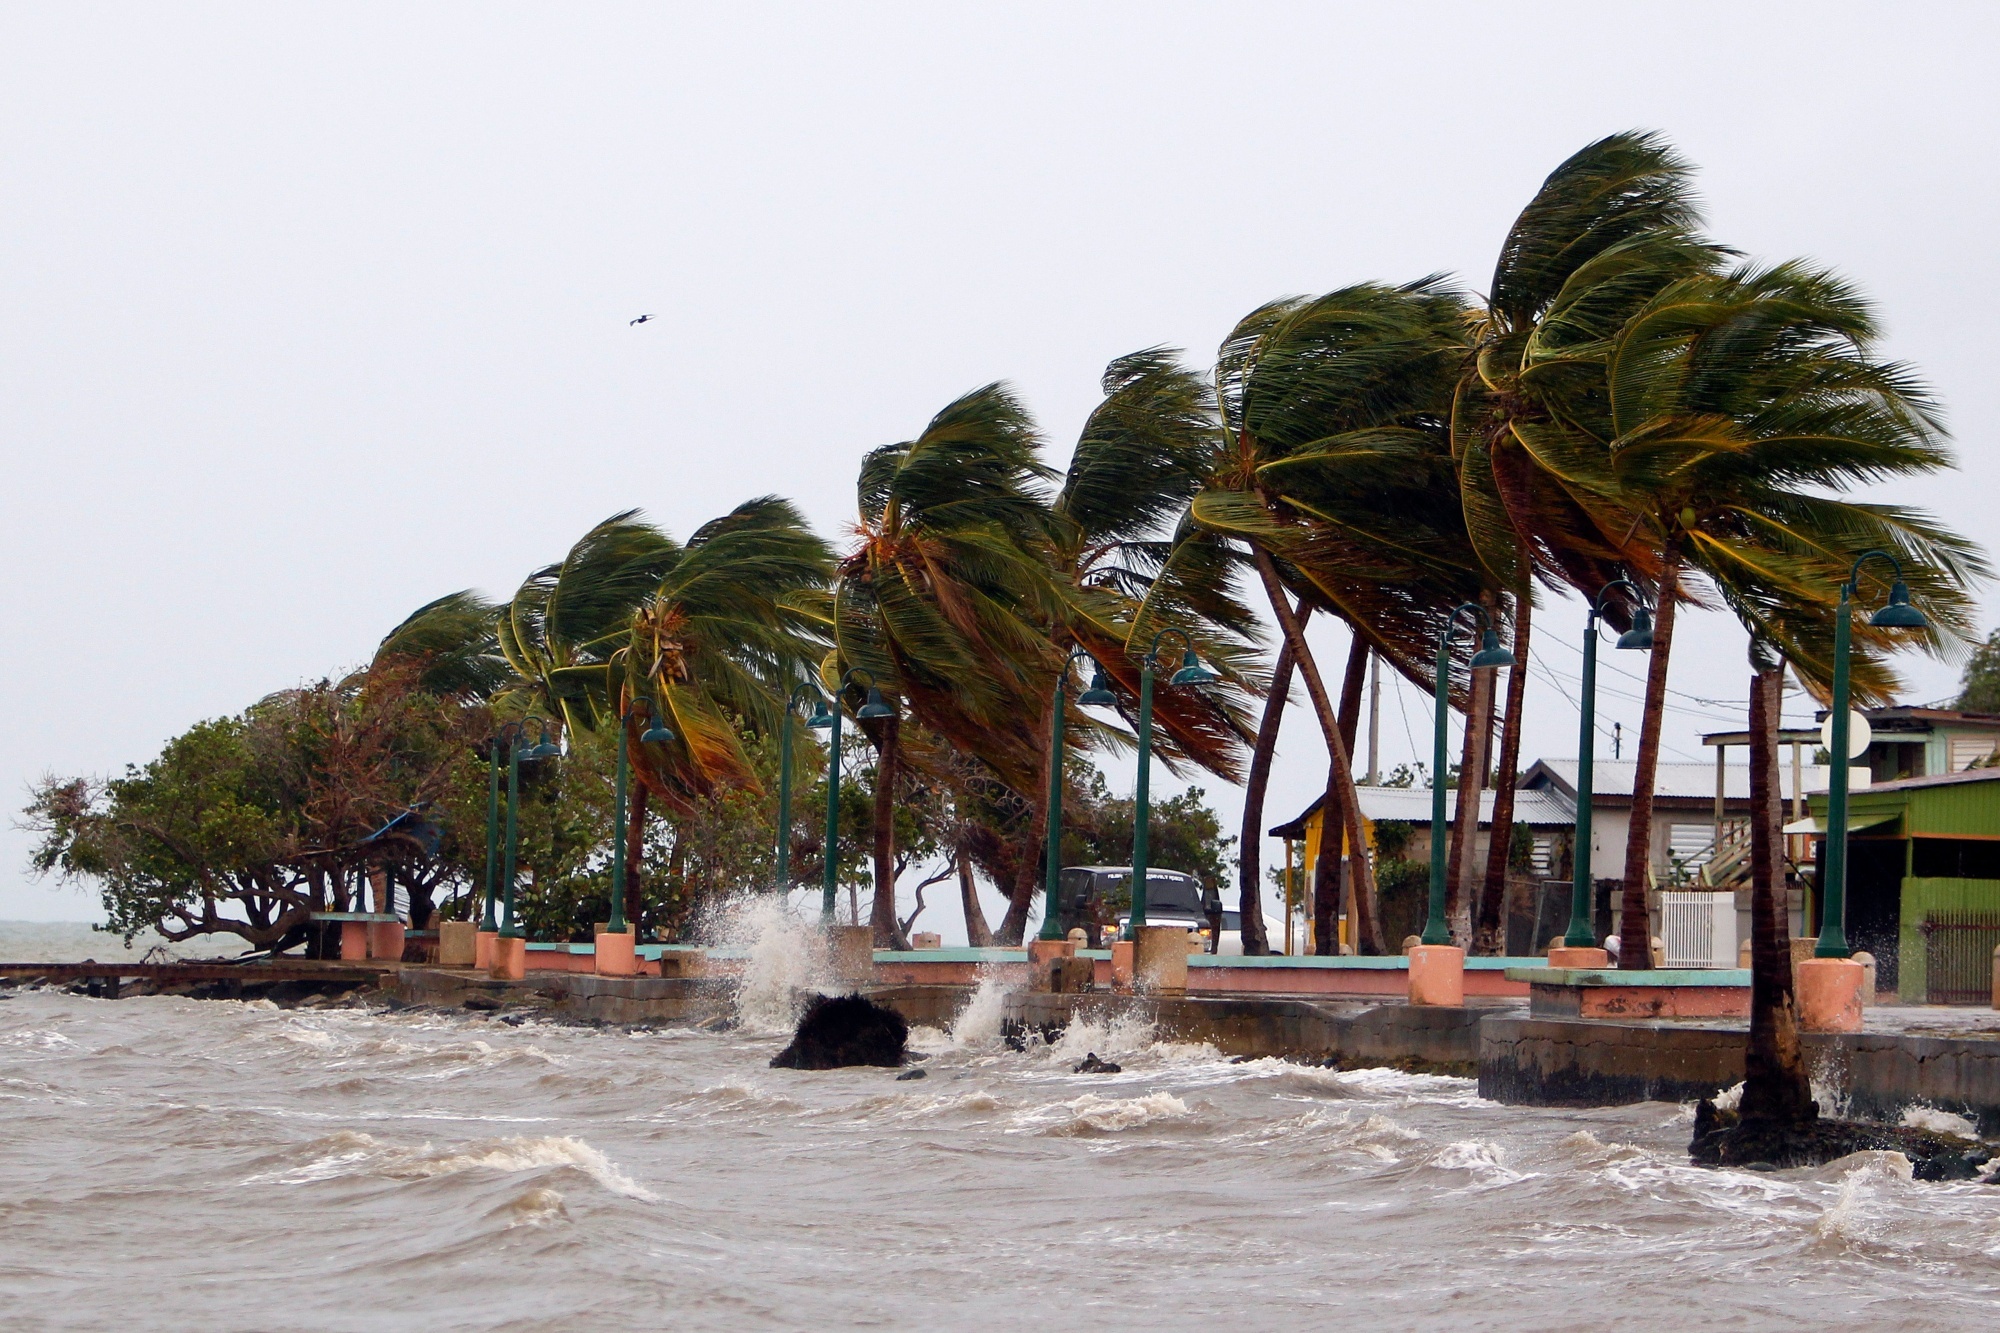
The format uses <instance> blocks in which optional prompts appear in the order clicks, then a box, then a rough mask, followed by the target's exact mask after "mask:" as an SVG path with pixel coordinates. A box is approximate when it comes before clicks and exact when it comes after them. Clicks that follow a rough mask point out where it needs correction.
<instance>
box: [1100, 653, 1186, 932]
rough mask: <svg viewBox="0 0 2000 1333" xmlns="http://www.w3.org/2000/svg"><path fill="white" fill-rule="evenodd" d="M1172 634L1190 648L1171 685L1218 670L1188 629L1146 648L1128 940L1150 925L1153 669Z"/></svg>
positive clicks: (1169, 679)
mask: <svg viewBox="0 0 2000 1333" xmlns="http://www.w3.org/2000/svg"><path fill="white" fill-rule="evenodd" d="M1169 634H1175V635H1179V636H1180V640H1181V644H1182V646H1183V647H1184V648H1185V649H1186V651H1185V652H1184V653H1183V654H1182V655H1181V669H1180V670H1179V671H1176V672H1174V674H1173V675H1172V676H1170V677H1169V678H1168V680H1167V683H1168V684H1169V685H1200V684H1203V683H1205V682H1207V681H1211V680H1214V679H1215V678H1216V677H1215V673H1214V672H1213V671H1210V670H1209V669H1208V668H1207V667H1205V666H1203V665H1202V664H1201V659H1200V658H1198V657H1196V656H1195V652H1194V640H1193V639H1191V638H1189V637H1188V634H1187V631H1186V630H1181V629H1175V628H1173V627H1171V626H1169V627H1168V628H1166V629H1163V630H1161V631H1160V632H1159V633H1158V634H1155V635H1154V636H1153V646H1152V647H1151V648H1149V649H1147V650H1146V658H1145V662H1144V664H1143V666H1142V667H1141V669H1140V672H1139V781H1138V785H1137V787H1136V789H1135V790H1134V791H1133V793H1132V796H1133V800H1132V804H1133V805H1134V806H1135V807H1136V809H1135V810H1134V812H1133V813H1134V815H1135V816H1136V818H1135V819H1134V821H1133V826H1132V915H1131V916H1130V917H1129V918H1128V919H1127V920H1126V923H1125V938H1126V939H1128V940H1136V939H1138V938H1139V927H1141V926H1143V925H1145V924H1146V872H1147V871H1148V870H1149V869H1150V866H1149V865H1148V863H1147V858H1148V854H1149V852H1150V850H1151V848H1150V847H1149V846H1148V842H1147V839H1148V836H1149V834H1148V830H1147V827H1146V826H1147V823H1148V822H1149V820H1150V819H1151V817H1152V804H1151V802H1150V800H1149V790H1148V789H1149V785H1150V784H1149V783H1148V781H1147V779H1148V778H1149V776H1150V770H1151V769H1152V759H1153V672H1154V670H1155V669H1156V668H1157V667H1158V666H1159V664H1160V640H1162V639H1164V638H1166V637H1167V636H1168V635H1169ZM1086 697H1088V696H1087V695H1086Z"/></svg>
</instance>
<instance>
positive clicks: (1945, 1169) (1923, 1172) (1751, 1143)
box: [1688, 1097, 1994, 1180]
mask: <svg viewBox="0 0 2000 1333" xmlns="http://www.w3.org/2000/svg"><path fill="white" fill-rule="evenodd" d="M1817 1110H1818V1108H1817V1105H1815V1107H1814V1111H1815V1115H1814V1118H1813V1119H1811V1120H1802V1121H1799V1122H1798V1123H1796V1124H1787V1123H1782V1122H1777V1121H1770V1120H1745V1119H1743V1118H1742V1117H1741V1116H1739V1115H1737V1114H1736V1112H1734V1111H1724V1110H1720V1109H1718V1108H1717V1107H1716V1105H1715V1103H1714V1102H1712V1101H1710V1100H1708V1099H1707V1098H1706V1097H1704V1098H1703V1099H1702V1100H1701V1102H1700V1104H1699V1105H1697V1106H1696V1107H1695V1109H1694V1138H1693V1139H1692V1140H1691V1141H1690V1142H1689V1143H1688V1156H1690V1157H1692V1158H1693V1159H1694V1162H1695V1165H1696V1166H1735V1167H1741V1168H1743V1169H1745V1170H1748V1171H1776V1170H1780V1169H1782V1168H1784V1167H1788V1166H1823V1165H1825V1164H1826V1163H1828V1162H1831V1161H1835V1160H1837V1159H1838V1158H1842V1157H1845V1156H1847V1155H1848V1154H1849V1153H1857V1152H1869V1151H1881V1152H1899V1153H1901V1154H1903V1156H1905V1157H1907V1158H1909V1159H1910V1168H1911V1174H1912V1175H1914V1176H1915V1177H1916V1178H1917V1179H1918V1180H1973V1179H1977V1178H1978V1176H1979V1172H1980V1168H1981V1167H1983V1166H1985V1165H1986V1164H1987V1163H1988V1162H1990V1161H1992V1160H1993V1157H1994V1150H1993V1148H1991V1147H1990V1146H1988V1145H1987V1144H1984V1143H1981V1142H1979V1141H1978V1140H1977V1139H1967V1138H1961V1137H1959V1136H1958V1135H1956V1134H1939V1133H1937V1132H1935V1131H1933V1130H1928V1129H1910V1128H1907V1127H1905V1126H1901V1125H1866V1124H1860V1123H1858V1122H1856V1121H1852V1120H1822V1119H1819V1118H1818V1115H1817Z"/></svg>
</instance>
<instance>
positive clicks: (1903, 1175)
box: [1813, 1152, 1913, 1244]
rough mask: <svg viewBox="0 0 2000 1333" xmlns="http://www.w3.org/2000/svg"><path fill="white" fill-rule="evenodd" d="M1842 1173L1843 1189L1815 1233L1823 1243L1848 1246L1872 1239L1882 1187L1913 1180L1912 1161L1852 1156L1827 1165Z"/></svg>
mask: <svg viewBox="0 0 2000 1333" xmlns="http://www.w3.org/2000/svg"><path fill="white" fill-rule="evenodd" d="M1826 1169H1828V1170H1830V1171H1840V1172H1841V1176H1840V1189H1839V1192H1838V1193H1836V1194H1835V1195H1834V1199H1833V1202H1832V1203H1831V1204H1829V1205H1827V1209H1826V1211H1825V1212H1823V1213H1821V1214H1820V1217H1819V1221H1818V1222H1817V1223H1815V1224H1814V1227H1813V1230H1814V1232H1815V1233H1816V1234H1817V1235H1818V1237H1819V1238H1820V1239H1821V1240H1822V1241H1834V1242H1839V1243H1843V1244H1845V1243H1849V1242H1853V1241H1862V1240H1869V1239H1872V1238H1873V1236H1872V1233H1873V1231H1874V1224H1875V1219H1874V1216H1873V1209H1872V1207H1871V1205H1872V1204H1874V1203H1875V1200H1876V1195H1877V1194H1878V1193H1879V1192H1880V1190H1881V1189H1882V1187H1883V1186H1885V1185H1889V1184H1892V1183H1894V1182H1898V1181H1907V1180H1909V1179H1911V1178H1912V1175H1913V1172H1912V1169H1911V1165H1910V1159H1909V1158H1907V1157H1905V1156H1903V1154H1901V1153H1899V1152H1859V1153H1852V1154H1849V1155H1848V1156H1846V1157H1842V1158H1840V1159H1839V1160H1838V1161H1834V1162H1829V1163H1827V1168H1826Z"/></svg>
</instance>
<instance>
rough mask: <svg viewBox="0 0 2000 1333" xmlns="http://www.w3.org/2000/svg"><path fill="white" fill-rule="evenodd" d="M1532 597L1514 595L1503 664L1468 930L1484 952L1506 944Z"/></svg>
mask: <svg viewBox="0 0 2000 1333" xmlns="http://www.w3.org/2000/svg"><path fill="white" fill-rule="evenodd" d="M1532 600H1533V599H1532V598H1531V597H1530V596H1529V595H1528V594H1527V593H1525V592H1523V593H1517V594H1516V595H1515V597H1514V665H1513V666H1510V667H1508V668H1507V718H1506V720H1505V721H1504V722H1502V723H1501V724H1500V765H1499V767H1500V772H1499V774H1498V776H1496V777H1495V778H1494V780H1493V834H1492V836H1491V837H1490V838H1489V839H1488V840H1487V844H1486V883H1485V884H1484V885H1482V886H1481V888H1480V892H1479V919H1478V922H1477V923H1476V925H1475V927H1474V929H1473V935H1472V951H1473V952H1474V953H1477V954H1485V955H1489V956H1490V955H1493V954H1500V953H1504V952H1506V944H1507V940H1506V930H1505V925H1504V920H1503V918H1504V917H1505V916H1506V908H1507V861H1508V858H1509V855H1510V853H1512V852H1513V850H1514V776H1515V770H1516V769H1518V768H1519V767H1520V765H1521V710H1522V708H1523V707H1524V706H1525V704H1526V703H1527V698H1528V648H1529V638H1528V630H1529V620H1530V617H1531V616H1532V614H1533V607H1532ZM1529 943H1530V945H1532V944H1533V941H1532V940H1531V941H1529Z"/></svg>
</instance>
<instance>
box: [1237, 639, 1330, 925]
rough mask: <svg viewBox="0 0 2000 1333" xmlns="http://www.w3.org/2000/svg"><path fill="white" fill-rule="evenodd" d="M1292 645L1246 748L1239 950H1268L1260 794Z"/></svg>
mask: <svg viewBox="0 0 2000 1333" xmlns="http://www.w3.org/2000/svg"><path fill="white" fill-rule="evenodd" d="M1295 614H1296V615H1297V616H1298V619H1299V624H1301V625H1303V624H1305V623H1306V618H1307V617H1309V616H1310V615H1311V614H1312V608H1311V607H1310V606H1305V605H1301V606H1300V607H1299V608H1298V610H1297V611H1296V612H1295ZM1293 666H1294V661H1293V658H1292V645H1291V641H1290V640H1286V641H1285V642H1284V643H1282V644H1280V645H1279V646H1278V660H1277V663H1276V665H1274V666H1273V667H1272V668H1271V692H1270V693H1269V694H1268V695H1266V696H1265V697H1264V716H1263V717H1262V718H1261V719H1260V720H1259V721H1258V723H1257V748H1256V749H1254V750H1252V751H1251V752H1250V773H1249V776H1248V777H1247V778H1246V779H1245V781H1244V784H1243V836H1242V837H1241V838H1240V839H1239V840H1238V841H1237V844H1236V845H1237V848H1238V857H1237V862H1236V871H1237V896H1236V910H1237V914H1238V915H1239V916H1240V918H1241V919H1242V922H1243V952H1244V953H1246V954H1266V953H1269V952H1271V936H1270V933H1269V932H1268V931H1267V930H1266V929H1265V928H1264V889H1263V885H1262V884H1261V883H1259V880H1260V879H1261V878H1262V876H1263V865H1262V860H1263V858H1262V855H1261V853H1262V851H1263V847H1264V793H1265V791H1266V790H1267V789H1268V788H1269V786H1270V783H1271V758H1272V756H1273V755H1275V754H1276V753H1277V750H1278V728H1279V726H1280V724H1281V723H1282V722H1283V721H1284V717H1285V700H1286V696H1288V695H1289V694H1291V692H1292V670H1293Z"/></svg>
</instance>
